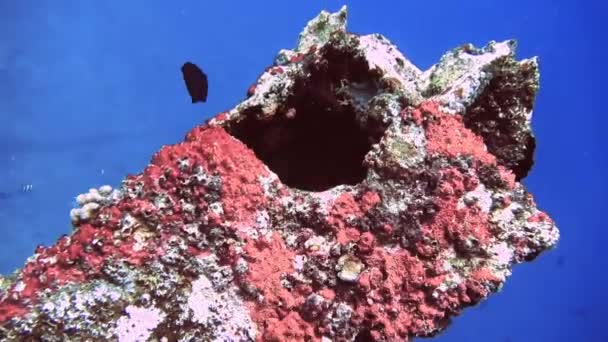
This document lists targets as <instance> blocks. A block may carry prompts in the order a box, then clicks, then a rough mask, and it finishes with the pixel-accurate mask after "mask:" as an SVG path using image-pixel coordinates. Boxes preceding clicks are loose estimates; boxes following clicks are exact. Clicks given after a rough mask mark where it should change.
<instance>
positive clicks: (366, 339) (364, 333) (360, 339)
mask: <svg viewBox="0 0 608 342" xmlns="http://www.w3.org/2000/svg"><path fill="white" fill-rule="evenodd" d="M373 340H374V339H373V338H372V334H371V332H370V331H369V330H367V329H365V330H361V332H359V333H358V334H357V336H355V342H370V341H373Z"/></svg>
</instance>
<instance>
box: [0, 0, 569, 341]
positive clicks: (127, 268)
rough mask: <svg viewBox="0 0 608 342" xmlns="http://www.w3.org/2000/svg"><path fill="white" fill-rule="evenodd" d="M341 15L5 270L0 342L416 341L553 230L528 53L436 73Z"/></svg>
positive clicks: (501, 54) (316, 25)
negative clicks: (539, 197)
mask: <svg viewBox="0 0 608 342" xmlns="http://www.w3.org/2000/svg"><path fill="white" fill-rule="evenodd" d="M346 14H347V12H346V8H342V9H341V10H340V11H338V12H336V13H333V14H330V13H327V12H322V13H321V14H320V15H319V16H318V17H317V18H315V19H313V20H312V21H310V22H309V23H308V25H307V26H306V28H305V29H304V31H303V32H302V34H301V36H300V39H299V42H298V45H297V47H296V48H295V49H294V50H282V51H280V52H279V54H278V56H277V58H276V60H275V61H274V63H273V65H272V66H271V67H269V68H267V69H266V70H265V71H264V73H263V74H261V76H260V77H259V79H258V80H257V81H256V82H255V83H254V84H253V85H252V86H251V87H250V88H249V90H248V93H247V98H246V99H245V100H244V101H243V102H241V103H240V104H238V105H237V106H236V107H235V108H233V109H231V110H229V111H227V112H224V113H221V114H219V115H217V116H216V117H214V118H213V119H211V120H209V121H208V122H207V123H206V124H204V125H202V126H200V127H196V128H194V129H192V130H191V131H190V132H189V133H188V134H187V135H186V138H185V140H184V141H183V142H182V143H179V144H176V145H172V146H165V147H163V148H162V149H161V150H160V151H159V152H158V153H157V154H156V155H154V157H153V158H152V160H151V162H150V164H149V166H147V167H146V169H145V170H144V171H143V172H142V173H140V174H137V175H131V176H128V177H127V178H126V179H125V180H124V181H123V183H122V185H121V186H120V187H119V188H117V189H111V188H109V187H107V186H105V187H103V188H102V189H98V190H95V189H92V190H91V191H90V192H89V193H88V194H84V195H81V196H80V197H79V198H78V202H79V203H80V205H81V206H82V207H81V208H79V209H75V210H74V211H73V212H72V219H73V224H74V231H73V233H72V234H70V235H69V236H63V237H61V238H60V239H59V240H58V242H57V243H56V244H55V245H53V246H50V247H42V246H40V247H38V248H37V249H36V251H35V254H34V255H33V256H32V257H31V258H29V259H28V260H27V262H26V264H25V266H24V267H23V268H22V269H20V270H18V271H17V272H15V273H14V274H13V275H11V276H6V277H4V278H2V279H1V280H0V337H2V338H3V339H8V340H20V339H22V340H30V339H32V340H45V341H65V340H73V341H85V340H119V341H144V340H150V341H251V340H256V341H353V340H356V341H408V340H411V339H412V338H414V337H418V336H432V335H433V334H436V333H437V332H439V331H441V330H442V329H444V328H445V327H446V326H447V325H448V324H449V322H450V318H451V317H453V316H454V315H457V314H459V313H460V312H461V311H462V310H463V309H464V308H465V307H467V306H472V305H475V304H477V303H478V302H480V301H482V300H484V299H485V298H486V297H488V296H489V295H490V294H492V293H493V292H496V291H498V290H499V289H500V288H501V285H502V284H503V283H504V282H505V281H506V279H507V277H509V275H510V273H511V267H512V266H513V265H514V264H517V263H520V262H523V261H530V260H532V259H534V258H535V257H536V256H537V255H538V254H539V253H541V252H543V251H545V250H547V249H548V248H551V247H552V246H554V245H555V244H556V242H557V240H558V237H559V234H558V230H557V228H556V227H555V225H554V222H553V221H552V220H551V219H550V218H549V217H548V216H547V215H546V214H545V213H544V212H542V211H540V210H539V209H538V208H537V206H536V204H535V203H534V200H533V198H532V196H531V195H530V194H529V193H528V192H527V191H526V190H525V189H524V187H523V186H522V184H521V183H519V180H521V179H522V178H523V177H525V176H526V174H527V173H528V171H529V169H530V167H531V166H532V156H533V152H534V137H533V135H532V132H531V127H530V120H531V113H532V106H533V102H534V97H535V94H536V92H537V90H538V66H537V61H536V60H535V59H527V60H521V61H518V60H516V59H515V55H514V48H515V44H514V42H512V41H507V42H501V43H498V42H491V43H489V44H488V45H487V46H486V47H484V48H475V47H473V46H471V45H464V46H461V47H459V48H456V49H454V50H452V51H450V52H448V53H447V54H446V55H444V56H443V57H442V58H441V60H440V62H439V63H438V64H436V65H435V66H433V67H432V68H430V69H429V70H427V71H421V70H419V69H418V68H417V67H415V66H414V65H413V64H412V63H411V62H410V61H409V60H408V59H407V58H406V57H404V56H403V55H402V53H401V52H399V50H398V49H397V47H395V46H394V45H393V44H391V42H390V41H389V40H388V39H386V38H385V37H383V36H381V35H379V34H372V35H365V36H358V35H355V34H352V33H349V32H347V31H346Z"/></svg>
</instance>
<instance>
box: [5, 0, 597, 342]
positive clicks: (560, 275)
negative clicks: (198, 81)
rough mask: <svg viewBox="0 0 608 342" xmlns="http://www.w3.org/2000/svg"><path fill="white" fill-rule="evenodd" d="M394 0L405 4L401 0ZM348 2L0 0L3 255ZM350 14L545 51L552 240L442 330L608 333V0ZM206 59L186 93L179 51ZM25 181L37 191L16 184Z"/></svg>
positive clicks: (14, 255) (541, 101)
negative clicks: (194, 100)
mask: <svg viewBox="0 0 608 342" xmlns="http://www.w3.org/2000/svg"><path fill="white" fill-rule="evenodd" d="M397 3H399V5H396V4H397ZM342 4H343V2H338V1H328V0H323V1H321V0H318V1H313V0H310V1H290V2H288V1H269V0H265V1H213V2H212V1H192V0H183V1H171V2H170V1H160V0H156V1H152V0H147V1H144V0H131V1H117V0H114V1H103V2H102V1H87V0H71V1H68V0H65V1H51V0H20V1H10V0H0V192H4V193H9V194H10V196H4V197H7V198H4V197H2V196H0V234H2V239H0V272H1V273H8V272H11V271H12V270H14V269H15V268H17V267H19V266H21V265H22V264H23V262H24V261H25V259H26V258H27V257H28V256H29V255H31V254H32V252H33V250H34V248H35V247H36V245H38V244H46V245H49V244H52V243H53V242H54V241H55V240H56V239H57V237H58V236H59V235H61V234H64V233H68V232H69V231H70V223H69V215H68V212H69V210H70V209H71V208H72V207H73V201H74V197H75V196H76V195H78V194H79V193H82V192H85V191H87V190H88V189H89V188H90V187H92V186H100V185H103V184H112V185H116V184H118V183H119V182H120V180H121V179H122V178H123V177H124V176H125V175H126V174H127V173H137V172H139V171H140V170H142V169H143V167H144V166H145V165H146V164H147V162H148V161H149V158H150V156H151V155H152V154H153V153H154V152H155V151H156V150H157V149H158V148H159V147H160V146H162V145H163V144H172V143H176V142H178V141H180V140H181V139H182V138H183V135H184V133H185V132H186V131H187V130H189V129H190V128H191V127H193V126H194V125H196V124H198V123H200V122H202V121H204V119H206V118H208V117H209V116H210V115H213V114H214V113H217V112H219V111H222V110H224V109H228V108H230V107H232V106H233V105H235V104H236V103H238V102H239V101H240V100H241V99H242V98H243V96H244V94H245V91H246V89H247V87H248V86H249V85H250V84H251V83H252V82H253V81H254V80H255V79H256V77H257V76H258V75H259V73H260V72H261V71H262V70H263V68H264V67H266V66H267V65H269V64H270V63H271V62H272V59H273V57H274V55H275V53H276V52H277V51H278V50H279V49H281V48H291V47H293V46H294V44H295V43H296V38H297V35H298V33H299V32H300V30H301V29H302V28H303V27H304V25H305V24H306V22H307V21H308V20H309V19H311V18H313V17H314V16H315V15H316V14H317V13H318V12H319V11H320V10H321V9H323V8H328V9H330V10H332V11H335V10H337V9H339V7H340V6H341V5H342ZM347 4H348V5H349V10H350V20H349V28H350V30H351V31H354V32H357V33H375V32H379V33H382V34H384V35H386V36H387V37H388V38H389V39H391V40H392V41H393V42H394V43H396V44H397V46H399V47H400V49H401V50H402V51H403V52H404V53H405V54H406V55H407V56H408V57H409V58H410V59H411V60H412V61H413V62H414V63H415V64H417V65H418V66H419V67H421V68H424V69H426V68H427V67H429V66H430V65H432V64H433V63H435V62H437V61H438V59H439V57H440V56H441V54H442V53H443V52H445V51H446V50H448V49H451V48H453V47H456V46H459V45H460V44H462V43H465V42H472V43H474V44H476V45H478V46H479V45H484V44H485V43H486V42H487V41H489V40H504V39H509V38H517V39H518V40H519V50H518V55H519V57H520V58H527V57H531V56H534V55H538V56H540V63H541V64H540V65H541V90H540V93H539V95H538V98H537V103H536V109H535V116H534V121H533V124H534V129H535V132H536V136H537V138H538V149H537V154H536V165H535V167H534V169H533V171H532V173H531V174H530V176H529V177H528V178H527V179H526V180H525V183H526V185H527V186H528V188H529V189H530V190H531V191H532V192H533V193H534V194H535V196H536V201H537V203H538V204H539V206H540V207H541V208H542V209H544V210H546V211H547V212H548V213H549V214H550V215H551V216H552V217H553V218H554V219H555V220H556V221H557V223H558V225H559V227H560V228H561V232H562V239H561V242H560V244H559V247H558V248H557V249H555V250H553V251H551V252H549V253H546V254H544V255H542V256H541V257H540V258H539V259H537V260H536V262H534V263H530V264H526V265H521V266H519V267H516V268H515V271H514V274H513V276H512V278H511V279H510V281H508V282H507V285H506V286H505V287H504V289H503V291H502V292H501V293H499V294H497V295H495V296H493V297H491V298H490V300H489V301H487V302H485V303H484V304H483V305H481V306H480V307H477V308H474V309H469V310H466V311H465V313H464V315H462V316H461V317H459V318H457V319H455V324H454V325H453V326H452V327H451V328H450V329H448V331H447V332H446V333H444V334H442V335H441V336H439V337H438V338H436V339H435V341H441V342H451V341H458V342H468V341H490V342H493V341H497V342H507V341H509V342H520V341H530V342H536V341H541V342H543V341H556V342H559V341H569V342H571V341H588V342H596V341H598V342H599V341H608V330H606V329H604V328H605V326H606V324H605V323H608V318H606V314H605V312H606V311H605V308H606V306H607V305H608V295H607V294H606V288H607V287H606V285H605V284H606V283H605V279H606V276H605V274H604V272H605V271H606V270H608V258H606V257H605V255H604V254H603V253H604V252H605V251H606V250H607V249H608V248H606V247H605V246H608V231H607V229H606V227H607V225H606V223H605V221H606V220H605V219H604V217H605V216H604V215H605V214H606V213H607V212H608V210H607V209H608V206H607V205H606V204H607V201H606V195H608V191H606V190H607V188H608V187H607V181H606V178H605V177H606V175H608V167H607V162H608V154H607V153H605V151H604V150H603V148H604V147H606V144H605V143H604V139H603V138H605V137H604V136H602V135H601V132H602V130H603V129H604V126H606V124H607V123H608V119H607V118H606V117H605V116H604V114H605V108H606V105H605V104H604V103H603V102H604V100H605V98H604V90H605V88H606V87H605V83H604V82H605V80H606V79H607V78H606V76H608V75H607V72H606V62H605V61H606V60H607V58H608V54H607V53H606V47H605V45H604V44H606V40H605V39H603V37H602V34H601V31H602V30H601V29H602V26H604V25H603V22H602V21H603V20H605V19H602V16H605V13H606V7H607V6H606V5H603V4H601V3H600V2H599V1H597V2H593V1H586V2H583V1H576V0H553V1H550V0H539V1H532V0H511V1H492V0H479V1H463V0H461V1H450V0H424V1H417V2H414V1H394V2H389V1H373V2H371V1H352V2H350V3H347ZM186 60H192V61H194V62H195V63H197V64H198V65H199V66H201V67H203V68H204V69H205V70H206V71H207V73H208V75H209V83H210V90H209V100H208V102H207V103H206V104H204V105H202V106H200V105H199V106H193V105H192V104H191V103H190V99H189V97H188V96H187V93H186V91H185V88H184V85H183V81H182V79H181V74H180V70H179V68H180V66H181V64H182V63H183V62H184V61H186ZM27 184H30V185H31V191H29V192H23V191H21V189H22V187H23V186H24V185H27Z"/></svg>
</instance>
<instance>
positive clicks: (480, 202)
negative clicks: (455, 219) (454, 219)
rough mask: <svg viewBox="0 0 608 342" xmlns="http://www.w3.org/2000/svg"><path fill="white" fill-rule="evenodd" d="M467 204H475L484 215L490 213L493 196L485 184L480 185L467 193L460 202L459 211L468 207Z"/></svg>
mask: <svg viewBox="0 0 608 342" xmlns="http://www.w3.org/2000/svg"><path fill="white" fill-rule="evenodd" d="M467 203H475V204H476V205H477V206H478V207H479V209H481V211H483V212H484V213H488V212H490V208H491V207H492V194H491V193H490V192H488V191H487V190H486V187H485V186H484V185H483V184H479V185H478V186H477V188H475V189H474V190H472V191H469V192H467V193H466V194H464V196H462V197H461V198H460V199H459V200H458V207H457V208H458V209H462V208H464V207H466V206H467Z"/></svg>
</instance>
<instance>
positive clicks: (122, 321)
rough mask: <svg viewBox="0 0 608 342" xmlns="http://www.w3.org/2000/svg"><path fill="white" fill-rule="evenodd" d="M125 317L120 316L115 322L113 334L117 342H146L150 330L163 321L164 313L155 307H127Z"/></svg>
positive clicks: (150, 333)
mask: <svg viewBox="0 0 608 342" xmlns="http://www.w3.org/2000/svg"><path fill="white" fill-rule="evenodd" d="M126 312H127V316H122V317H121V318H119V319H118V321H117V322H116V331H115V334H116V336H117V337H118V341H119V342H140V341H147V340H148V339H149V338H150V336H151V335H152V330H154V328H156V327H157V326H158V324H159V323H160V322H162V321H163V320H164V319H165V313H163V312H162V311H161V310H160V309H158V308H155V307H150V308H142V307H137V306H133V305H130V306H127V308H126Z"/></svg>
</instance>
